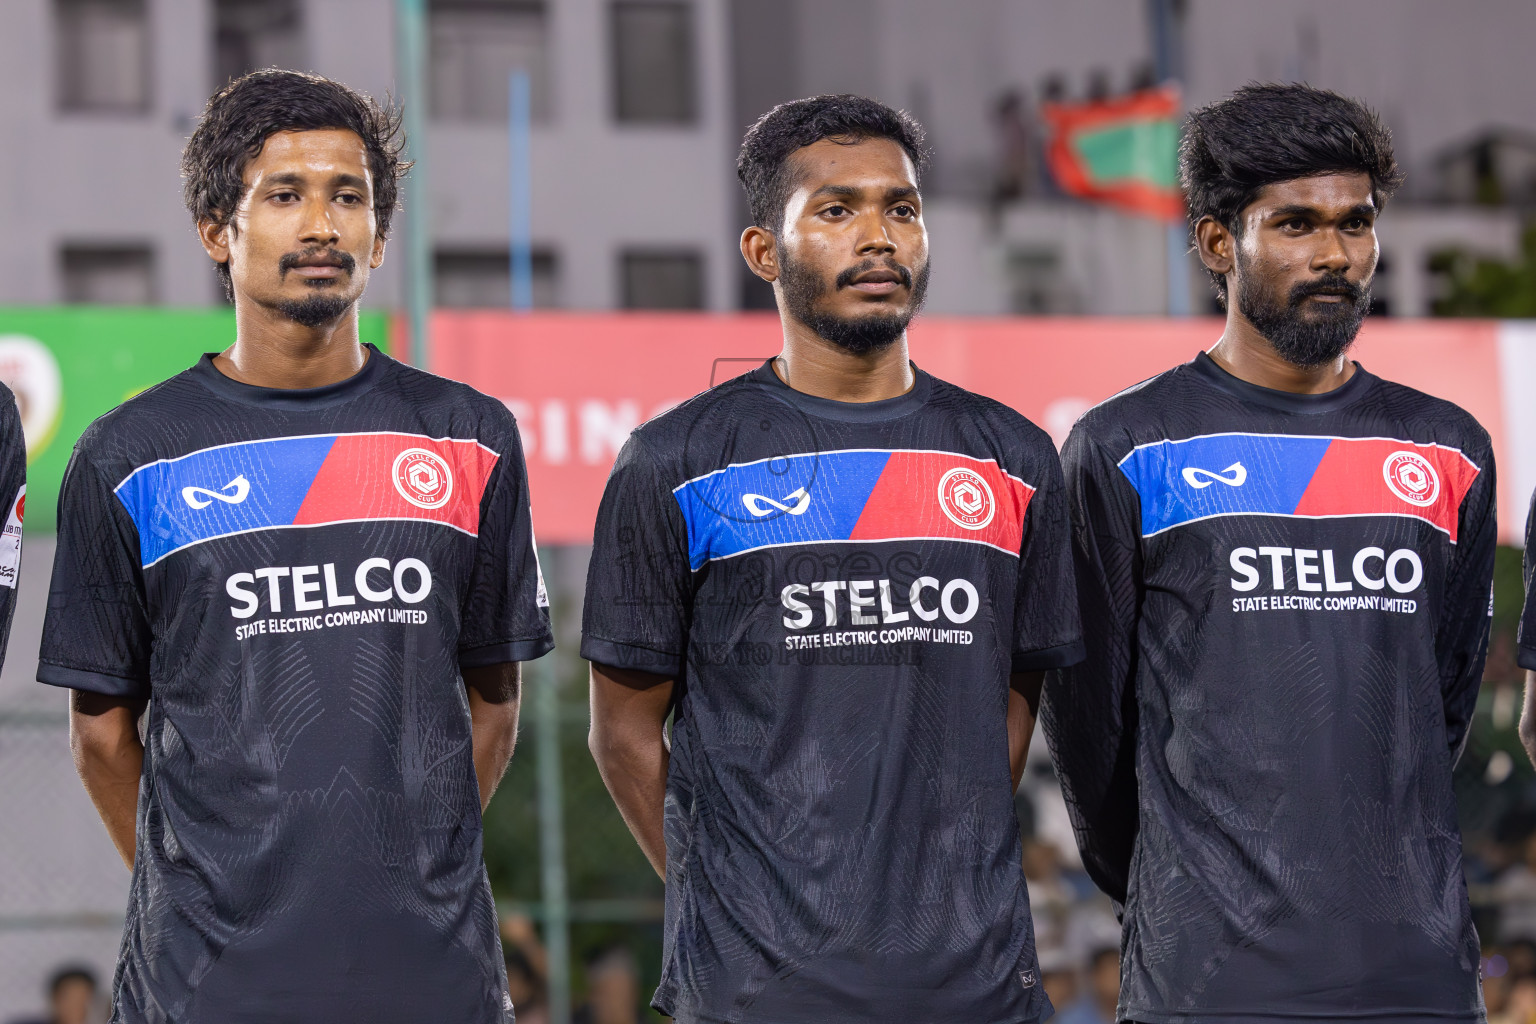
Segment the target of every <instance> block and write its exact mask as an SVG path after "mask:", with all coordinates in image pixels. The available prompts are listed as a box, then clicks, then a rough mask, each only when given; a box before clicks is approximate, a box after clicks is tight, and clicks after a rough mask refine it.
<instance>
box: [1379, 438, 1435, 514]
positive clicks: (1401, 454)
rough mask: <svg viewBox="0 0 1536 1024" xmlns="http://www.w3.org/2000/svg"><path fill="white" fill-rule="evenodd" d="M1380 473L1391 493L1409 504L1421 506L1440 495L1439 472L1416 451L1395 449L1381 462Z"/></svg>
mask: <svg viewBox="0 0 1536 1024" xmlns="http://www.w3.org/2000/svg"><path fill="white" fill-rule="evenodd" d="M1381 475H1382V476H1383V477H1385V478H1386V481H1387V486H1388V487H1390V488H1391V489H1392V493H1393V494H1395V495H1397V496H1398V497H1399V498H1402V499H1403V500H1404V501H1406V502H1407V503H1408V504H1410V505H1415V506H1417V507H1419V508H1423V507H1425V506H1427V505H1433V504H1434V503H1435V499H1436V498H1438V497H1440V474H1439V473H1437V472H1436V471H1435V467H1434V464H1433V463H1432V462H1430V461H1429V460H1428V459H1426V458H1425V457H1424V456H1422V455H1420V454H1419V453H1418V452H1410V451H1397V452H1393V453H1392V454H1391V455H1388V456H1387V461H1386V462H1384V463H1382V466H1381Z"/></svg>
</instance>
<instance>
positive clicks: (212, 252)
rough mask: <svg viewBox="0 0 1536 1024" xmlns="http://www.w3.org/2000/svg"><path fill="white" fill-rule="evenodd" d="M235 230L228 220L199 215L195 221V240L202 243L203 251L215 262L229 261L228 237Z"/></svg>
mask: <svg viewBox="0 0 1536 1024" xmlns="http://www.w3.org/2000/svg"><path fill="white" fill-rule="evenodd" d="M234 230H235V227H234V224H233V223H232V222H230V221H223V222H220V221H217V220H213V219H212V218H209V217H200V218H198V221H197V240H198V241H200V242H202V243H203V251H204V252H206V253H207V254H208V258H209V259H211V260H213V262H215V263H228V262H229V239H230V237H231V235H232V234H233V232H234Z"/></svg>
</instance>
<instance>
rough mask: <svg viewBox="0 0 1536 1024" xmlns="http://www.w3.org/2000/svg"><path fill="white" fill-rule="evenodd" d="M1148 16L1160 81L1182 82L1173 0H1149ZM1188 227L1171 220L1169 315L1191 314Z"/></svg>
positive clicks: (1180, 45)
mask: <svg viewBox="0 0 1536 1024" xmlns="http://www.w3.org/2000/svg"><path fill="white" fill-rule="evenodd" d="M1147 13H1148V20H1149V21H1150V22H1151V27H1152V60H1153V64H1154V66H1155V68H1156V71H1157V80H1158V81H1159V82H1175V83H1179V82H1182V80H1183V78H1184V40H1183V38H1182V36H1181V35H1180V32H1179V16H1178V13H1177V12H1176V11H1175V9H1174V0H1150V4H1149V10H1148V12H1147ZM1188 232H1189V228H1188V226H1187V225H1185V224H1184V223H1183V222H1180V223H1177V224H1170V225H1168V228H1167V234H1166V236H1165V245H1166V249H1167V255H1166V261H1165V264H1166V266H1167V268H1168V315H1169V316H1189V314H1190V304H1189V286H1190V282H1189V235H1188Z"/></svg>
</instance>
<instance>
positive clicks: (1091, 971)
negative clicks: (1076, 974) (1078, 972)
mask: <svg viewBox="0 0 1536 1024" xmlns="http://www.w3.org/2000/svg"><path fill="white" fill-rule="evenodd" d="M1119 1002H1120V951H1119V950H1118V949H1113V948H1107V947H1103V946H1101V947H1099V948H1098V949H1096V950H1094V952H1093V956H1092V957H1091V958H1090V959H1089V961H1088V990H1087V991H1086V992H1084V993H1083V994H1082V996H1081V997H1080V998H1079V999H1077V1001H1075V1002H1073V1003H1071V1004H1069V1005H1068V1006H1066V1007H1065V1008H1064V1009H1062V1010H1061V1012H1059V1013H1058V1014H1057V1015H1056V1016H1055V1017H1052V1018H1051V1020H1052V1021H1053V1022H1054V1024H1115V1021H1116V1019H1117V1018H1116V1017H1115V1007H1116V1006H1117V1005H1118V1004H1119Z"/></svg>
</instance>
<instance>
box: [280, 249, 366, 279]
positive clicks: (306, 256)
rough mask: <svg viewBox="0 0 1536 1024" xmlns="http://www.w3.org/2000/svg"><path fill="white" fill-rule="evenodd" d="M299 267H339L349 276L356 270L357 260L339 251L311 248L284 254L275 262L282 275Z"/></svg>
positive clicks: (347, 253) (349, 254)
mask: <svg viewBox="0 0 1536 1024" xmlns="http://www.w3.org/2000/svg"><path fill="white" fill-rule="evenodd" d="M299 267H339V268H340V269H342V270H345V271H346V272H347V273H349V274H350V273H352V272H353V271H354V270H356V269H357V260H356V259H354V258H353V256H352V254H351V253H349V252H342V251H341V250H340V249H328V248H325V247H323V246H313V247H311V248H308V249H304V250H302V251H300V252H290V253H284V254H283V256H282V258H281V259H279V260H278V261H277V269H278V270H280V271H281V272H282V273H284V274H286V273H288V271H290V270H297V269H298V268H299Z"/></svg>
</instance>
